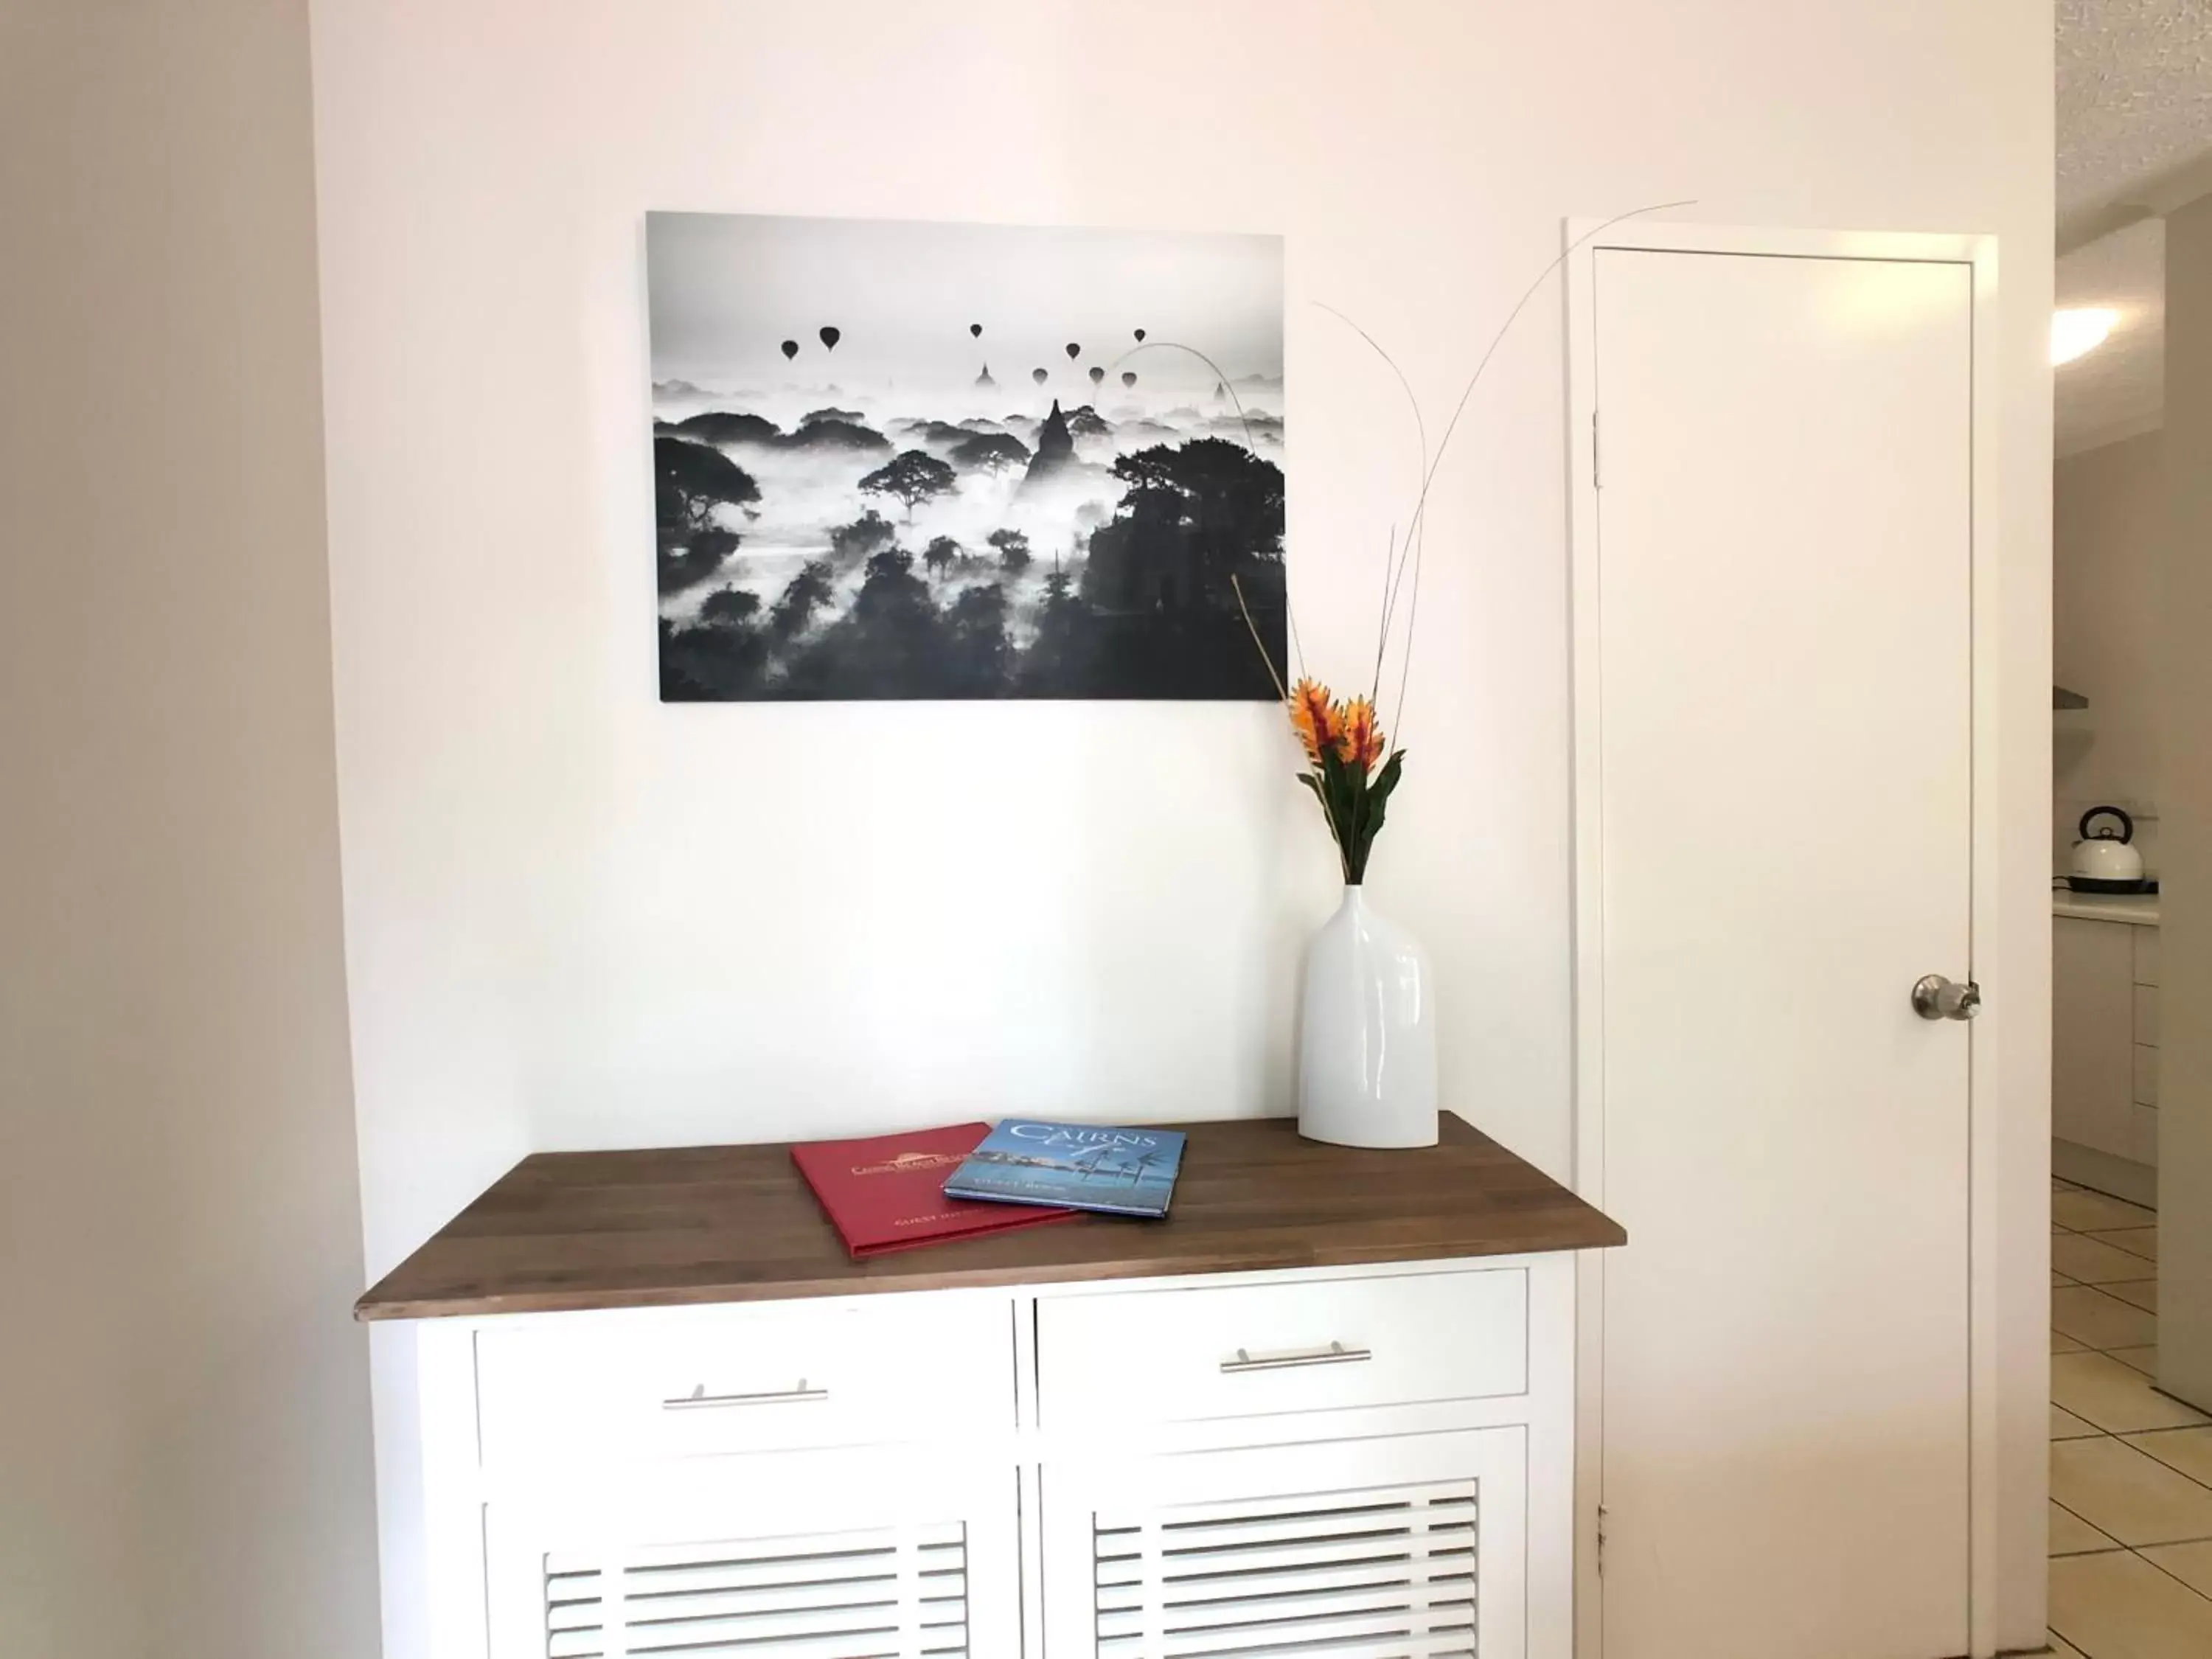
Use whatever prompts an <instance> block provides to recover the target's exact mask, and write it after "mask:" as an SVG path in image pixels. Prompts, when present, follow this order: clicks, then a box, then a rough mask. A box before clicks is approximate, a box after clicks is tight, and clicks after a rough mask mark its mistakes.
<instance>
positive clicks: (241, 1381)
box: [0, 0, 377, 1659]
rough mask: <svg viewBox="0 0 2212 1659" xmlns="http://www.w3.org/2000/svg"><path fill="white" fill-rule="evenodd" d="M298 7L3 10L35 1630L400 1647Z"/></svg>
mask: <svg viewBox="0 0 2212 1659" xmlns="http://www.w3.org/2000/svg"><path fill="white" fill-rule="evenodd" d="M308 93H309V85H308V57H307V7H306V5H305V3H304V0H191V3H185V0H11V3H9V5H7V6H6V7H4V8H0V156H4V157H5V158H6V161H5V164H4V165H0V226H4V227H5V229H4V231H0V318H4V319H5V320H4V322H0V397H4V398H5V400H6V401H5V409H4V414H0V1263H4V1271H0V1333H4V1334H0V1651H4V1652H6V1653H7V1654H9V1655H10V1656H15V1655H21V1656H23V1659H48V1656H52V1659H154V1656H159V1659H302V1656H307V1655H313V1656H316V1659H365V1656H367V1655H369V1654H372V1653H374V1651H375V1650H376V1634H377V1601H376V1578H375V1545H376V1534H375V1515H374V1508H373V1504H374V1497H373V1491H372V1486H371V1465H370V1458H369V1444H368V1364H367V1345H366V1344H365V1343H364V1342H363V1341H362V1338H361V1335H360V1333H359V1331H358V1329H357V1328H356V1327H355V1326H354V1325H353V1324H352V1322H351V1321H350V1318H349V1304H350V1302H351V1299H352V1297H353V1296H354V1295H355V1294H356V1290H357V1288H358V1283H359V1275H360V1273H361V1263H362V1249H361V1233H360V1208H359V1201H358V1196H357V1189H356V1165H355V1159H354V1133H353V1114H352V1100H351V1094H350V1081H349V1075H348V1061H347V1051H346V1008H345V983H344V978H343V952H342V948H341V944H340V939H339V927H340V910H339V890H338V841H337V790H336V775H335V764H334V761H333V757H332V748H331V744H332V735H331V679H330V621H329V616H330V612H329V591H328V586H327V577H326V565H325V555H324V534H323V476H322V432H321V421H320V400H321V380H320V368H319V361H318V358H317V355H316V288H315V241H314V234H315V224H314V200H313V184H314V179H313V155H312V153H311V150H310V148H309V145H310V141H311V137H312V125H311V119H310V112H309V107H308Z"/></svg>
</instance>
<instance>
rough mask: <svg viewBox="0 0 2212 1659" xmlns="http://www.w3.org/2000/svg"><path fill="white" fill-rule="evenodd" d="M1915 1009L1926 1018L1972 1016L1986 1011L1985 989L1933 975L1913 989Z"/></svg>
mask: <svg viewBox="0 0 2212 1659" xmlns="http://www.w3.org/2000/svg"><path fill="white" fill-rule="evenodd" d="M1912 1012H1914V1013H1916V1014H1917V1015H1919V1016H1920V1018H1923V1019H1972V1018H1973V1017H1974V1016H1975V1015H1976V1014H1978V1013H1979V1012H1982V987H1980V986H1978V985H1977V984H1975V983H1974V981H1972V980H1968V981H1966V983H1965V984H1964V985H1960V984H1959V983H1957V982H1956V981H1953V980H1948V979H1945V978H1944V977H1943V975H1941V974H1930V975H1928V976H1927V977H1926V978H1925V979H1923V980H1922V981H1919V982H1918V983H1917V984H1916V985H1915V986H1914V987H1912Z"/></svg>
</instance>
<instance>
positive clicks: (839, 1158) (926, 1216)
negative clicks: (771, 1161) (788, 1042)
mask: <svg viewBox="0 0 2212 1659" xmlns="http://www.w3.org/2000/svg"><path fill="white" fill-rule="evenodd" d="M990 1132H991V1126H990V1125H989V1124H987V1123H956V1124H954V1125H953V1126H952V1127H951V1128H949V1129H921V1130H916V1131H915V1132H914V1133H910V1134H902V1135H876V1136H873V1137H872V1138H870V1139H866V1140H811V1141H807V1142H805V1143H804V1144H803V1145H800V1146H793V1148H792V1149H791V1161H792V1162H793V1164H797V1165H798V1166H799V1174H800V1175H802V1176H805V1177H806V1184H807V1185H808V1186H810V1187H811V1188H814V1196H815V1197H816V1198H817V1199H819V1200H821V1201H822V1208H823V1212H824V1213H826V1214H827V1215H828V1216H829V1225H831V1226H833V1227H835V1228H836V1230H837V1231H838V1232H839V1233H840V1234H841V1235H842V1237H843V1238H844V1240H845V1248H846V1249H848V1250H850V1251H851V1252H852V1253H853V1259H854V1261H861V1260H864V1259H865V1258H866V1257H868V1256H872V1255H885V1254H886V1253H888V1252H890V1251H892V1250H910V1249H914V1247H915V1245H917V1244H936V1243H942V1242H943V1241H944V1240H945V1239H948V1238H974V1237H978V1236H979V1235H981V1234H983V1233H1003V1232H1007V1231H1012V1229H1014V1228H1016V1227H1036V1226H1040V1225H1043V1224H1045V1223H1047V1222H1053V1221H1072V1220H1073V1219H1074V1218H1076V1217H1077V1216H1078V1215H1079V1214H1080V1213H1081V1212H1080V1211H1077V1210H1043V1209H1030V1208H1023V1207H1017V1206H1013V1205H1011V1204H978V1203H975V1202H973V1201H972V1200H968V1199H961V1198H947V1197H945V1193H944V1191H943V1188H944V1186H945V1177H946V1176H949V1175H951V1173H952V1172H953V1171H954V1170H957V1169H958V1168H959V1167H960V1165H961V1164H963V1163H964V1162H965V1161H966V1159H967V1157H968V1154H969V1153H970V1152H974V1151H975V1148H976V1147H977V1146H979V1145H981V1142H982V1139H983V1137H984V1136H985V1135H987V1134H988V1133H990Z"/></svg>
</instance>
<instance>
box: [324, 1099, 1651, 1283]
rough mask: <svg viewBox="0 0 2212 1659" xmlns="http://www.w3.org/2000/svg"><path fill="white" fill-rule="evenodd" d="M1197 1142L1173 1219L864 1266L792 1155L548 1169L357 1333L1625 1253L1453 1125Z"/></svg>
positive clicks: (1608, 1234)
mask: <svg viewBox="0 0 2212 1659" xmlns="http://www.w3.org/2000/svg"><path fill="white" fill-rule="evenodd" d="M1167 1127H1173V1128H1177V1129H1181V1130H1182V1131H1183V1132H1184V1133H1186V1134H1188V1136H1189V1137H1190V1139H1189V1144H1188V1146H1187V1147H1186V1148H1185V1149H1184V1152H1183V1161H1182V1175H1181V1176H1180V1178H1179V1179H1178V1180H1177V1182H1176V1192H1175V1202H1174V1207H1173V1210H1172V1212H1170V1215H1169V1217H1168V1218H1167V1219H1166V1220H1164V1221H1133V1220H1128V1219H1125V1218H1118V1217H1110V1216H1086V1217H1085V1218H1082V1219H1081V1220H1079V1221H1072V1222H1068V1223H1066V1225H1062V1226H1057V1227H1033V1228H1026V1229H1024V1230H1022V1231H1018V1232H1011V1233H1000V1234H998V1235H996V1236H995V1237H984V1238H976V1239H966V1240H962V1241H959V1242H957V1243H949V1244H939V1245H933V1246H929V1247H927V1248H925V1249H916V1250H907V1251H901V1252H898V1253H896V1254H894V1255H883V1256H877V1257H875V1258H874V1259H872V1260H871V1261H853V1260H852V1259H851V1258H850V1257H849V1256H848V1255H846V1254H845V1248H844V1245H843V1244H842V1243H841V1242H840V1241H839V1239H838V1237H837V1235H836V1231H834V1230H833V1229H832V1228H831V1227H830V1225H829V1222H828V1221H827V1220H825V1219H824V1218H823V1214H822V1212H821V1208H820V1206H817V1204H816V1203H815V1201H814V1195H813V1194H812V1192H811V1191H810V1190H809V1189H808V1188H807V1186H806V1183H805V1182H803V1181H802V1180H800V1179H799V1172H798V1170H796V1169H795V1168H794V1167H793V1164H792V1162H791V1155H790V1148H789V1147H788V1146H765V1145H763V1146H687V1147H680V1148H675V1149H671V1150H667V1151H659V1152H538V1153H534V1154H532V1156H531V1157H529V1158H524V1159H523V1160H522V1162H521V1163H520V1164H516V1165H515V1166H514V1168H513V1169H512V1170H508V1171H507V1174H505V1175H504V1176H501V1177H500V1178H499V1180H498V1181H496V1182H494V1183H493V1184H492V1186H491V1188H489V1190H488V1191H487V1192H485V1193H484V1194H483V1196H482V1197H480V1198H478V1199H477V1200H476V1202H474V1203H473V1204H471V1205H470V1206H468V1208H466V1209H465V1210H464V1211H462V1212H460V1214H459V1215H458V1216H456V1217H454V1218H453V1220H452V1221H450V1222H448V1223H447V1225H445V1226H444V1227H443V1228H441V1229H440V1230H439V1231H438V1232H437V1233H436V1234H435V1236H434V1237H432V1238H431V1239H430V1240H429V1241H428V1243H425V1244H424V1245H423V1246H422V1249H419V1250H417V1251H416V1252H415V1254H414V1255H410V1256H409V1257H408V1258H407V1260H406V1261H403V1262H401V1263H400V1264H399V1266H398V1267H395V1268H393V1269H392V1272H391V1273H387V1274H386V1276H385V1277H384V1279H382V1280H381V1281H380V1283H379V1284H377V1285H375V1286H374V1288H372V1289H371V1290H370V1291H368V1293H367V1294H366V1295H364V1296H363V1297H362V1298H361V1299H360V1300H359V1301H358V1302H356V1304H354V1316H355V1317H356V1318H357V1319H431V1318H439V1317H444V1316H456V1315H482V1314H509V1313H550V1312H561V1311H574V1310H580V1309H587V1308H665V1307H680V1306H685V1305H689V1304H696V1303H706V1302H751V1301H767V1300H773V1299H777V1298H781V1297H804V1296H850V1295H853V1294H854V1293H856V1292H860V1291H922V1290H941V1289H946V1288H950V1287H954V1286H961V1285H1036V1284H1049V1283H1053V1282H1054V1281H1066V1280H1072V1279H1143V1278H1151V1277H1158V1276H1160V1275H1164V1274H1171V1273H1230V1272H1243V1271H1250V1270H1255V1269H1260V1268H1268V1267H1346V1266H1352V1265H1355V1264H1361V1263H1368V1262H1379V1261H1431V1260H1439V1259H1444V1258H1449V1257H1454V1256H1479V1255H1519V1254H1522V1253H1523V1252H1529V1251H1540V1250H1577V1249H1591V1248H1593V1247H1598V1246H1604V1245H1612V1244H1620V1243H1626V1240H1627V1235H1626V1233H1625V1232H1624V1231H1622V1230H1621V1228H1620V1226H1619V1225H1617V1224H1615V1223H1614V1222H1613V1221H1612V1220H1611V1219H1610V1218H1607V1217H1606V1216H1603V1215H1601V1214H1600V1213H1599V1212H1597V1211H1595V1210H1594V1209H1592V1208H1591V1207H1590V1206H1589V1205H1587V1204H1585V1203H1583V1201H1582V1200H1580V1199H1578V1198H1577V1197H1576V1196H1575V1195H1574V1194H1572V1193H1571V1192H1569V1191H1568V1190H1567V1189H1566V1188H1564V1187H1562V1186H1560V1185H1559V1183H1558V1182H1554V1181H1553V1180H1552V1179H1551V1178H1550V1177H1548V1176H1546V1175H1544V1174H1543V1172H1542V1171H1541V1170H1538V1169H1536V1168H1535V1167H1534V1165H1533V1164H1526V1163H1523V1162H1522V1160H1521V1159H1520V1158H1516V1157H1515V1156H1514V1155H1513V1154H1512V1153H1511V1152H1507V1151H1506V1150H1505V1149H1504V1147H1503V1146H1499V1145H1498V1143H1497V1142H1496V1141H1494V1140H1492V1139H1490V1137H1489V1136H1487V1135H1486V1134H1483V1133H1481V1132H1480V1131H1479V1130H1476V1129H1474V1128H1473V1127H1469V1126H1468V1124H1467V1123H1465V1122H1463V1121H1461V1120H1460V1119H1458V1118H1456V1117H1455V1116H1453V1115H1450V1114H1449V1113H1447V1114H1445V1115H1444V1117H1443V1128H1442V1138H1441V1139H1440V1142H1439V1144H1438V1145H1437V1146H1426V1147H1421V1148H1419V1149H1416V1150H1413V1151H1406V1152H1361V1151H1355V1150H1352V1148H1349V1147H1344V1146H1322V1145H1321V1144H1320V1143H1318V1142H1316V1141H1310V1140H1302V1139H1299V1138H1298V1133H1297V1127H1296V1125H1295V1123H1294V1122H1293V1121H1292V1120H1291V1119H1289V1118H1242V1119H1231V1120H1227V1121H1217V1122H1210V1123H1178V1124H1172V1125H1170V1126H1167Z"/></svg>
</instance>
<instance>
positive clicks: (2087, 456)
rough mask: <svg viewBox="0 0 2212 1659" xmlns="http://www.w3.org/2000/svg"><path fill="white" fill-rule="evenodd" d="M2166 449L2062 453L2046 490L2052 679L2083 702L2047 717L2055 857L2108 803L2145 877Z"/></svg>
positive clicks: (2152, 819) (2138, 445) (2130, 445)
mask: <svg viewBox="0 0 2212 1659" xmlns="http://www.w3.org/2000/svg"><path fill="white" fill-rule="evenodd" d="M2165 444H2166V437H2165V434H2163V433H2162V432H2147V433H2144V434H2142V435H2141V436H2139V437H2134V438H2129V439H2125V440H2124V441H2121V442H2118V443H2112V444H2106V445H2105V446H2104V447H2101V448H2098V449H2090V450H2084V451H2082V452H2081V453H2078V454H2074V455H2069V456H2067V457H2066V458H2065V459H2062V460H2061V461H2059V462H2058V463H2057V466H2056V467H2055V468H2054V469H2053V477H2052V483H2051V589H2052V599H2051V673H2052V675H2053V676H2054V677H2055V678H2056V679H2057V682H2058V684H2061V685H2063V686H2066V687H2068V688H2069V689H2070V690H2075V691H2079V692H2081V694H2082V695H2083V696H2087V698H2088V699H2089V707H2088V708H2085V709H2081V710H2079V711H2076V712H2074V713H2070V714H2061V715H2060V716H2058V718H2057V720H2055V721H2054V722H2053V724H2054V726H2055V728H2056V734H2057V735H2056V741H2055V743H2054V744H2053V745H2052V769H2053V774H2054V775H2053V778H2052V794H2053V796H2054V797H2055V822H2054V823H2053V836H2054V850H2056V851H2057V852H2059V853H2060V854H2061V855H2062V857H2063V851H2064V849H2065V848H2069V847H2071V846H2072V845H2073V842H2074V838H2075V835H2076V833H2077V825H2078V824H2079V823H2080V821H2081V814H2082V813H2083V812H2084V811H2087V809H2088V808H2089V807H2091V806H2093V805H2098V804H2100V803H2102V802H2106V801H2111V802H2115V803H2117V804H2118V805H2121V806H2123V807H2124V808H2125V809H2126V810H2127V811H2130V812H2132V813H2136V817H2137V823H2136V841H2137V842H2138V843H2139V844H2140V845H2141V846H2142V849H2143V856H2144V858H2145V859H2146V860H2148V863H2149V867H2150V869H2151V871H2152V872H2153V873H2154V874H2155V873H2156V872H2157V870H2158V862H2157V860H2158V820H2157V810H2158V804H2159V785H2160V770H2159V746H2160V738H2159V726H2160V720H2161V719H2162V709H2161V700H2162V694H2161V690H2160V674H2159V663H2160V656H2159V652H2160V637H2159V635H2160V626H2161V623H2160V613H2161V610H2162V600H2161V594H2162V592H2163V584H2164V580H2165V556H2166V472H2165V467H2164V465H2163V461H2164V454H2165ZM2064 867H2065V866H2064V864H2063V862H2061V863H2060V864H2059V865H2058V866H2057V868H2059V869H2060V870H2062V871H2063V869H2064Z"/></svg>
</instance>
